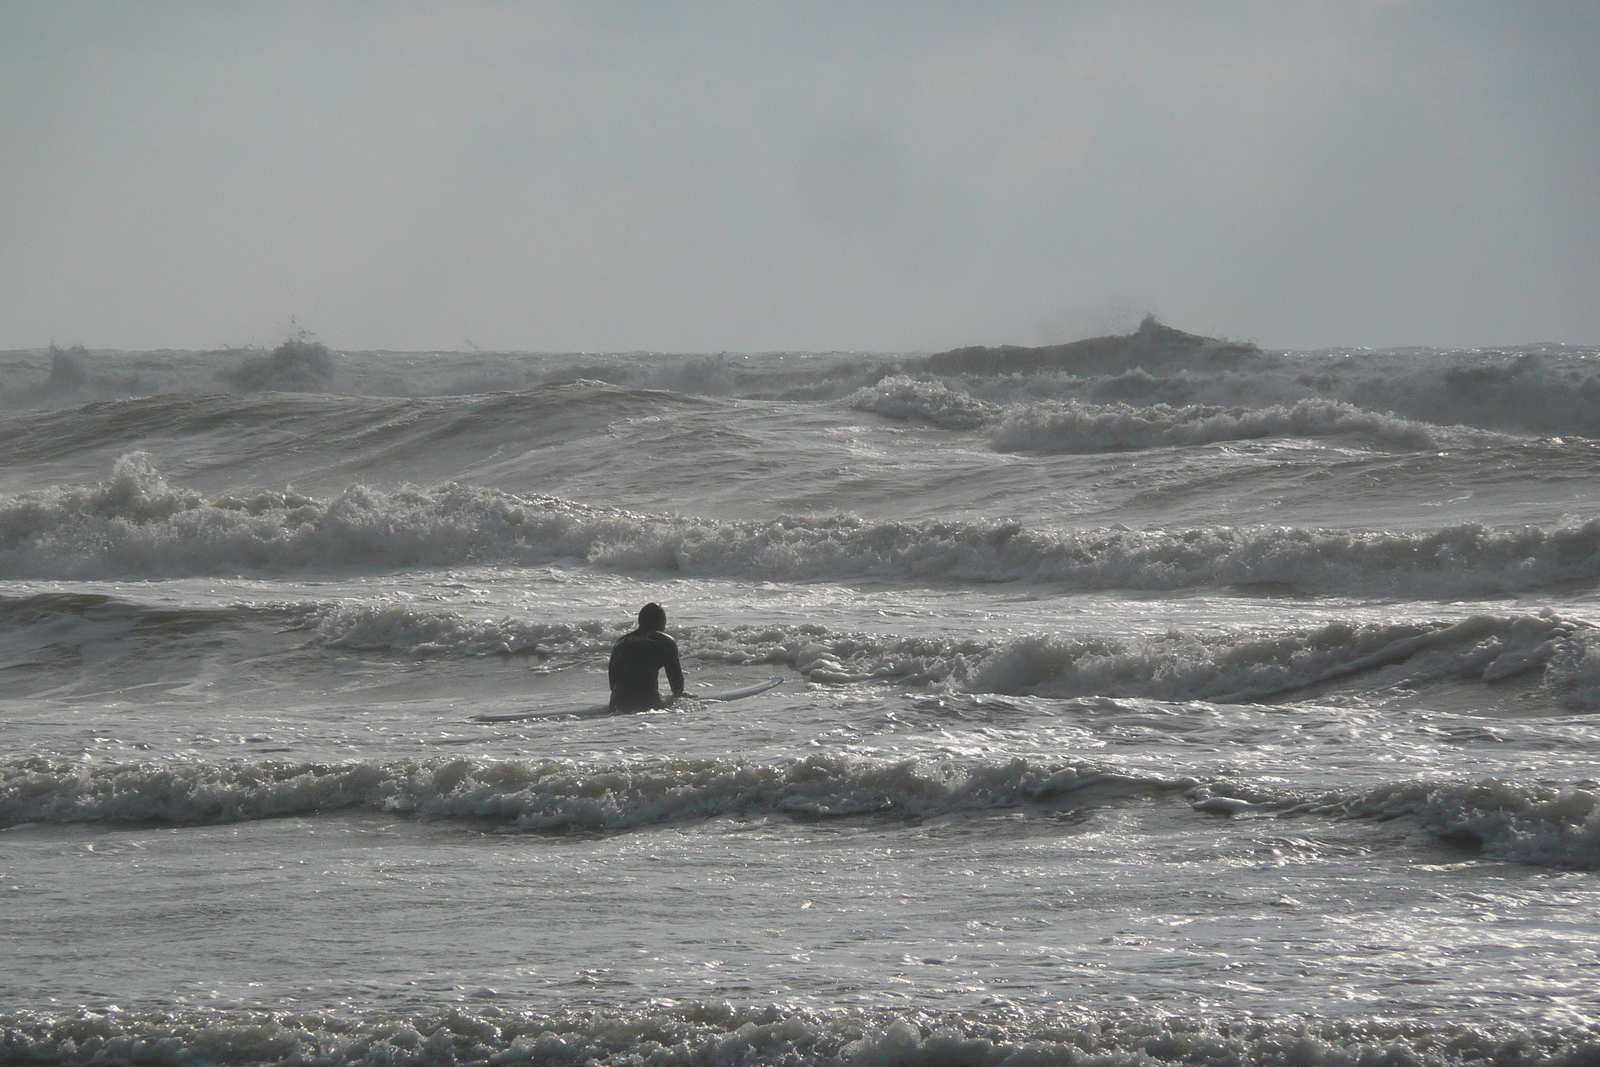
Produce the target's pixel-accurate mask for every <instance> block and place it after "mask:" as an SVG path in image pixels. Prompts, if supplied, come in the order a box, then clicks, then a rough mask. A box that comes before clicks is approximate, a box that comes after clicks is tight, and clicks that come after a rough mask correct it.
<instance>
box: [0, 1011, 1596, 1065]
mask: <svg viewBox="0 0 1600 1067" xmlns="http://www.w3.org/2000/svg"><path fill="white" fill-rule="evenodd" d="M1313 1010H1314V1009H1313ZM1592 1050H1593V1034H1592V1033H1591V1032H1590V1031H1588V1030H1587V1029H1582V1028H1576V1029H1573V1030H1571V1031H1567V1032H1563V1031H1545V1030H1539V1029H1529V1028H1526V1027H1521V1026H1519V1027H1516V1028H1512V1029H1509V1030H1506V1029H1501V1028H1496V1027H1473V1026H1468V1025H1464V1024H1461V1023H1455V1022H1451V1021H1448V1020H1442V1019H1433V1020H1429V1021H1428V1022H1420V1021H1419V1022H1403V1021H1397V1020H1395V1019H1392V1018H1383V1019H1375V1020H1371V1021H1362V1020H1349V1019H1321V1018H1316V1017H1308V1018H1298V1017H1295V1016H1292V1015H1289V1016H1283V1017H1280V1018H1277V1019H1274V1020H1270V1021H1268V1020H1262V1019H1258V1018H1254V1017H1249V1016H1246V1017H1243V1018H1238V1019H1234V1018H1230V1017H1228V1016H1227V1015H1225V1014H1222V1013H1220V1012H1218V1011H1216V1010H1209V1011H1207V1012H1206V1013H1205V1014H1204V1015H1197V1016H1184V1015H1179V1014H1174V1013H1172V1012H1169V1011H1168V1012H1152V1011H1139V1010H1132V1009H1123V1010H1119V1011H1091V1010H1083V1011H1077V1012H1073V1013H1070V1014H1068V1013H1059V1012H1049V1013H1034V1012H1029V1013H1024V1012H1020V1011H1018V1010H1017V1009H1015V1008H1012V1007H1009V1006H1004V1005H1002V1006H997V1007H994V1008H989V1009H972V1010H967V1011H962V1012H954V1011H939V1010H937V1009H934V1008H930V1007H921V1008H918V1009H917V1010H916V1011H914V1012H906V1013H894V1012H889V1011H882V1010H878V1011H863V1010H859V1009H857V1010H834V1011H829V1012H816V1011H800V1010H796V1009H793V1008H785V1007H777V1006H769V1007H762V1006H751V1007H738V1006H735V1005H733V1004H729V1003H726V1002H703V1003H688V1004H683V1005H679V1006H675V1007H665V1006H655V1005H652V1006H649V1007H644V1008H638V1009H631V1010H629V1009H618V1008H609V1009H600V1008H589V1009H588V1010H583V1011H570V1012H554V1013H550V1012H531V1011H508V1010H505V1009H503V1008H500V1007H497V1006H495V1007H487V1008H476V1009H475V1008H469V1007H466V1006H460V1005H456V1006H451V1007H449V1008H443V1009H431V1010H427V1011H420V1012H415V1013H406V1012H402V1011H396V1010H389V1011H384V1012H381V1013H373V1014H371V1015H354V1016H348V1015H346V1016H341V1015H338V1014H333V1013H327V1012H311V1011H296V1012H292V1013H286V1012H258V1011H216V1010H213V1011H203V1010H193V1009H190V1010H184V1011H122V1010H120V1009H113V1010H109V1011H93V1010H83V1009H80V1010H78V1011H76V1012H70V1013H66V1012H58V1013H51V1012H26V1011H24V1012H10V1013H5V1014H0V1058H3V1059H4V1060H5V1061H6V1062H8V1063H40V1064H43V1063H49V1064H61V1065H63V1067H77V1065H89V1064H119V1063H150V1064H174V1065H176V1064H190V1063H249V1064H262V1065H282V1067H290V1065H294V1064H311V1063H316V1064H325V1065H327V1067H354V1065H357V1064H364V1065H376V1064H383V1065H387V1067H424V1065H430V1067H431V1065H440V1064H473V1063H477V1064H490V1065H493V1067H530V1065H534V1064H540V1065H550V1064H557V1065H580V1064H593V1065H595V1067H641V1065H643V1067H740V1065H745V1067H755V1065H759V1064H783V1065H788V1067H1154V1065H1160V1064H1201V1063H1204V1064H1213V1065H1218V1067H1228V1065H1242V1064H1249V1065H1251V1067H1356V1065H1363V1064H1380V1063H1381V1064H1407V1065H1413V1064H1414V1065H1418V1067H1452V1065H1464V1064H1483V1063H1494V1064H1508V1065H1509V1064H1516V1065H1521V1067H1534V1065H1536V1064H1544V1065H1555V1064H1570V1065H1577V1064H1580V1063H1588V1062H1590V1061H1591V1060H1592V1057H1591V1056H1590V1055H1589V1053H1591V1052H1592Z"/></svg>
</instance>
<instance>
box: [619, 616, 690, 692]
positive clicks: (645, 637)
mask: <svg viewBox="0 0 1600 1067" xmlns="http://www.w3.org/2000/svg"><path fill="white" fill-rule="evenodd" d="M663 667H665V668H666V669H667V683H668V684H669V685H671V686H672V695H673V696H675V697H679V696H682V695H683V667H682V666H681V665H680V664H679V663H678V643H677V642H676V641H674V640H673V639H672V638H670V637H668V636H667V635H666V634H664V633H662V632H661V631H660V630H633V631H631V632H629V633H626V634H623V635H622V638H621V639H620V640H619V641H617V643H616V644H615V645H613V646H612V647H611V671H610V673H611V709H612V710H613V711H644V710H645V709H646V708H664V707H666V706H667V702H666V701H665V700H663V699H661V693H660V691H659V690H657V689H656V674H657V673H658V672H659V671H660V670H661V668H663Z"/></svg>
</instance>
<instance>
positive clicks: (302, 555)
mask: <svg viewBox="0 0 1600 1067" xmlns="http://www.w3.org/2000/svg"><path fill="white" fill-rule="evenodd" d="M559 560H571V561H575V562H579V563H583V564H587V565H590V566H594V567H600V568H604V569H608V570H616V571H624V572H637V571H670V572H677V573H680V574H687V575H698V576H707V577H716V576H721V577H744V578H751V579H758V580H801V581H806V580H821V581H826V580H839V581H850V580H857V579H863V578H879V579H889V580H905V581H938V582H945V581H966V582H1010V581H1034V582H1043V583H1054V584H1057V585H1059V586H1064V587H1067V588H1075V589H1117V588H1129V589H1152V590H1155V589H1183V588H1192V587H1197V586H1209V585H1245V586H1248V585H1259V584H1265V583H1273V584H1278V585H1283V586H1287V587H1290V588H1295V589H1301V590H1305V591H1310V592H1329V593H1352V594H1357V593H1359V594H1405V595H1411V596H1436V597H1461V596H1472V595H1486V594H1494V593H1503V592H1510V591H1517V590H1529V589H1539V588H1543V587H1547V586H1550V585H1554V584H1559V583H1571V582H1584V581H1593V580H1594V579H1595V578H1597V577H1600V519H1596V520H1590V521H1588V522H1586V523H1583V524H1581V525H1575V526H1566V527H1561V528H1558V529H1555V530H1545V529H1542V528H1538V527H1523V528H1521V529H1514V530H1505V531H1497V530H1491V529H1489V528H1487V527H1485V526H1482V525H1479V524H1476V523H1472V524H1463V525H1458V526H1450V527H1446V528H1443V529H1440V530H1436V531H1433V532H1430V533H1385V532H1360V531H1350V530H1316V529H1297V528H1284V527H1257V528H1228V527H1221V528H1214V529H1196V530H1186V531H1181V532H1166V531H1130V530H1096V531H1069V532H1059V533H1057V532H1047V531H1041V530H1033V529H1028V528H1026V527H1023V526H1022V525H1021V524H1019V523H1014V522H998V521H991V522H943V521H937V520H922V521H916V522H871V521H867V520H862V519H858V518H854V517H851V516H823V517H793V516H785V517H782V518H779V519H776V520H773V521H770V522H728V521H716V520H704V519H693V518H680V517H676V516H660V515H658V516H651V515H639V514H634V513H631V512H627V511H622V510H620V509H615V508H603V507H593V506H586V505H581V504H576V503H572V502H570V501H564V500H560V499H557V498H553V497H533V496H519V495H516V494H512V493H506V492H502V491H498V490H492V489H479V488H471V487H467V486H462V485H457V484H447V485H443V486H439V487H437V488H434V489H419V488H405V489H400V490H395V491H380V490H375V489H369V488H366V487H363V486H353V487H351V488H349V489H347V490H345V492H343V493H342V494H340V495H339V496H337V497H334V498H332V499H327V500H323V499H317V498H313V497H310V496H306V495H302V494H298V493H294V492H292V491H284V492H269V493H256V494H252V495H249V496H245V497H235V496H223V497H219V498H217V499H214V500H209V501H208V500H206V499H205V498H204V497H203V496H201V495H200V494H199V493H195V492H192V491H189V490H185V489H181V488H177V487H174V486H172V485H170V484H169V483H168V482H167V481H166V480H165V479H164V478H163V477H162V476H161V474H160V473H159V472H158V471H157V470H156V469H155V468H154V466H153V465H152V464H151V462H150V460H149V458H148V457H146V456H144V455H142V454H139V453H135V454H132V455H129V456H125V457H123V458H122V459H121V460H119V461H118V462H117V464H116V467H115V469H114V471H113V475H112V477H111V479H110V480H109V481H107V482H104V483H101V484H100V485H97V486H93V487H71V488H54V489H48V490H42V491H37V492H29V493H21V494H17V495H15V496H11V497H8V498H4V499H3V500H0V578H54V579H90V578H125V577H155V576H186V575H206V574H218V573H233V572H237V571H241V570H249V571H257V572H282V571H285V570H292V569H296V568H301V569H308V570H323V569H357V570H388V569H395V568H406V567H441V566H459V565H463V564H471V563H507V564H513V565H516V564H521V565H538V564H547V563H550V562H554V561H559Z"/></svg>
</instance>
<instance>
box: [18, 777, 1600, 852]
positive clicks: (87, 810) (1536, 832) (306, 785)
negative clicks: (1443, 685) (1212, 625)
mask: <svg viewBox="0 0 1600 1067" xmlns="http://www.w3.org/2000/svg"><path fill="white" fill-rule="evenodd" d="M1159 797H1182V798H1183V799H1184V800H1186V801H1187V802H1188V803H1189V804H1190V805H1191V807H1193V808H1194V810H1195V811H1196V813H1197V814H1220V815H1225V816H1239V815H1244V814H1248V813H1260V814H1272V815H1276V816H1280V817H1304V816H1308V815H1318V816H1324V817H1332V818H1341V819H1376V820H1384V821H1387V820H1392V819H1397V818H1410V819H1413V820H1415V821H1416V822H1417V823H1418V824H1419V825H1420V827H1421V828H1422V829H1424V830H1426V831H1428V832H1429V833H1430V834H1432V835H1433V836H1434V837H1436V838H1438V839H1440V840H1442V841H1446V842H1449V843H1451V844H1455V845H1464V846H1469V847H1472V848H1474V849H1477V850H1480V851H1481V852H1482V854H1483V855H1484V856H1486V857H1488V858H1492V859H1498V860H1505V861H1509V862H1516V863H1525V864H1532V865H1539V866H1557V867H1570V868H1577V869H1583V870H1593V869H1595V868H1597V867H1600V786H1597V785H1596V783H1594V782H1592V781H1586V782H1580V783H1576V784H1569V785H1564V786H1563V785H1550V784H1539V783H1524V782H1510V781H1504V780H1498V779H1486V780H1483V781H1477V782H1473V781H1461V780H1405V781H1394V782H1386V783H1382V784H1379V785H1377V786H1373V787H1368V788H1362V789H1357V790H1353V791H1349V792H1306V791H1303V790H1295V789H1292V788H1284V787H1282V786H1275V785H1265V786H1256V785H1250V784H1240V783H1237V782H1234V781H1214V782H1201V781H1197V780H1196V779H1194V778H1190V777H1185V776H1182V775H1179V774H1176V773H1173V774H1170V775H1165V776H1159V775H1150V774H1129V773H1126V772H1123V771H1121V770H1119V769H1117V768H1116V767H1114V766H1110V765H1106V764H1096V763H1089V762H1083V761H1070V760H1063V761H1049V762H1043V761H1038V760H1032V761H1030V760H1027V759H1023V758H1014V759H1010V760H1004V761H999V760H987V761H985V760H977V761H970V762H955V761H932V760H917V759H907V760H900V761H888V760H881V759H866V758H853V757H846V756H831V755H813V756H810V757H807V758H805V759H801V760H794V761H791V762H784V763H759V762H754V761H749V760H739V759H699V760H686V759H655V760H640V761H632V762H621V763H615V764H609V765H605V764H586V763H579V762H575V761H570V760H502V761H485V760H471V759H453V760H446V759H436V760H420V761H409V760H403V761H396V762H391V763H378V762H372V761H353V762H348V763H335V764H328V763H288V762H281V763H260V764H248V765H242V764H233V763H229V764H202V763H136V764H108V765H98V766H90V765H85V764H83V763H81V762H75V761H66V760H51V759H45V758H42V757H34V758H29V759H24V760H16V761H9V762H6V763H3V764H0V826H16V825H20V824H25V823H90V822H113V823H136V824H156V825H168V826H191V825H208V824H216V823H235V822H249V821H253V820H258V819H271V818H280V817H284V816H294V815H298V816H305V815H320V814H326V813H333V812H342V811H366V812H377V813H383V814H388V815H402V816H410V817H415V818H423V819H433V820H469V821H473V822H479V823H483V822H487V823H490V824H493V825H497V826H500V827H504V828H507V829H516V830H522V831H532V832H540V833H547V834H557V835H563V834H590V833H597V832H600V833H616V832H623V831H631V830H640V829H645V828H649V827H654V826H662V825H671V824H678V823H685V822H701V821H705V820H710V819H717V818H728V817H732V818H741V819H751V818H774V817H781V818H801V819H817V818H839V817H849V816H888V817H893V818H901V819H913V820H919V819H927V818H935V817H940V816H948V815H953V814H961V813H972V812H981V811H993V810H1009V809H1018V808H1030V807H1033V808H1037V807H1043V808H1045V809H1048V810H1059V809H1062V808H1074V809H1081V808H1092V807H1099V806H1105V805H1109V804H1118V803H1124V802H1126V801H1127V800H1129V799H1130V798H1145V799H1155V798H1159Z"/></svg>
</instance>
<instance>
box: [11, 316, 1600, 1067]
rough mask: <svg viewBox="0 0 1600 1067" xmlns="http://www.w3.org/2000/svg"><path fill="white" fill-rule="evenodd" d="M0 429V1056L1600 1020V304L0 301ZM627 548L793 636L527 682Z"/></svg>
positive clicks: (1536, 1048)
mask: <svg viewBox="0 0 1600 1067" xmlns="http://www.w3.org/2000/svg"><path fill="white" fill-rule="evenodd" d="M274 390H276V391H274ZM285 390H287V391H285ZM305 390H320V391H319V392H310V391H305ZM0 451H3V454H4V456H5V462H4V464H3V465H0V493H3V494H4V496H0V677H3V679H4V682H5V688H4V697H3V705H0V706H3V708H4V712H3V715H0V909H3V912H0V915H3V919H4V922H3V924H0V1060H4V1061H6V1062H38V1063H100V1062H107V1063H109V1062H150V1063H203V1062H226V1063H331V1064H346V1063H453V1062H456V1063H468V1062H490V1063H494V1064H517V1063H541V1064H544V1063H550V1064H573V1065H579V1064H583V1063H585V1062H588V1061H590V1060H593V1061H596V1062H600V1063H607V1064H612V1063H615V1064H629V1065H637V1067H642V1065H669V1064H683V1065H688V1064H707V1065H717V1067H733V1065H736V1064H741V1063H774V1064H776V1063H788V1064H810V1063H834V1062H840V1063H851V1064H859V1065H863V1067H869V1065H870V1067H879V1065H882V1067H889V1065H894V1064H927V1065H930V1067H933V1065H944V1067H954V1065H961V1064H971V1065H980V1064H981V1065H985V1067H998V1065H999V1064H1001V1063H1007V1064H1011V1065H1013V1067H1031V1065H1046V1064H1058V1063H1060V1064H1067V1063H1073V1064H1077V1063H1097V1064H1123V1063H1127V1064H1134V1063H1141V1062H1142V1063H1150V1062H1157V1063H1164V1062H1175V1063H1176V1062H1181V1063H1251V1064H1257V1063H1259V1064H1321V1063H1378V1062H1385V1063H1472V1062H1493V1063H1496V1064H1534V1063H1546V1064H1557V1063H1562V1064H1578V1063H1591V1062H1596V1061H1597V1060H1600V993H1597V992H1596V990H1597V989H1600V920H1597V919H1596V912H1597V905H1600V885H1597V882H1596V877H1597V875H1596V871H1597V870H1600V782H1597V779H1600V719H1597V718H1596V713H1597V712H1600V629H1597V628H1596V626H1595V623H1596V621H1600V510H1597V504H1600V354H1597V353H1596V352H1595V351H1592V350H1583V349H1572V348H1565V347H1559V346H1533V347H1530V348H1527V349H1521V350H1517V351H1511V352H1477V351H1473V352H1445V351H1403V352H1364V351H1362V352H1322V353H1259V352H1254V351H1250V350H1242V351H1235V352H1233V353H1232V354H1231V355H1229V358H1226V359H1222V358H1219V357H1218V356H1217V352H1216V351H1215V350H1214V349H1213V350H1207V351H1203V352H1195V353H1189V354H1188V355H1185V356H1181V357H1171V358H1165V359H1145V360H1143V361H1133V360H1123V361H1121V362H1117V361H1114V360H1113V361H1110V362H1108V363H1107V364H1106V365H1105V366H1104V367H1102V368H1100V372H1098V373H1097V372H1096V370H1095V368H1093V367H1085V366H1082V365H1073V366H1070V367H1068V366H1058V367H1054V368H1052V367H1050V366H1019V365H1017V364H1016V363H1015V361H1014V360H1013V362H1012V363H1011V364H1009V365H1007V364H1005V363H1004V362H1003V361H998V362H997V360H996V359H995V358H994V357H993V356H992V354H991V355H990V356H988V357H984V356H982V354H976V353H969V354H965V355H961V354H958V355H956V356H952V357H941V358H939V359H934V360H928V359H925V358H922V357H918V356H895V355H861V354H766V355H733V356H729V355H724V356H715V357H711V356H707V357H682V356H665V355H655V354H628V355H515V354H512V355H500V354H433V355H418V354H404V355H401V354H389V353H347V354H340V355H338V356H335V357H329V358H327V359H322V357H321V356H320V355H319V354H317V353H315V352H312V351H311V350H310V349H309V348H304V349H302V350H298V353H297V351H296V350H289V351H287V353H286V354H285V353H280V354H279V356H278V357H276V358H274V357H271V356H267V355H263V354H251V353H238V352H220V353H183V352H155V353H148V352H147V353H81V352H14V353H6V354H3V356H0ZM647 600H658V601H660V602H661V603H663V604H664V605H665V606H666V607H667V610H668V612H669V616H670V629H671V631H672V632H673V633H674V634H675V635H676V637H677V639H678V641H679V644H680V646H681V647H682V649H683V651H684V654H685V666H686V669H687V671H688V674H689V678H690V684H691V690H694V689H699V690H700V691H702V692H712V691H717V690H722V689H727V688H732V687H734V686H738V685H743V684H746V683H749V682H753V681H757V680H760V679H762V678H765V677H773V676H781V677H783V678H784V680H785V683H784V684H783V685H782V686H780V687H779V688H778V689H776V690H774V691H772V692H769V693H766V694H763V695H761V696H758V697H754V698H751V699H749V700H746V701H742V702H739V703H735V704H728V705H715V704H702V703H698V702H689V703H687V704H686V705H685V706H683V707H681V708H678V709H674V710H671V711H667V712H661V713H652V714H645V715H636V716H625V717H615V718H609V717H578V716H573V715H570V714H564V712H567V711H571V710H574V709H581V708H584V707H587V706H588V705H591V704H593V703H594V702H596V700H598V699H601V698H603V695H604V693H603V689H604V667H605V659H606V654H607V651H608V649H609V647H610V643H611V642H612V641H613V640H614V639H615V638H616V636H617V635H619V634H620V633H621V632H622V631H623V630H624V629H625V628H626V627H627V625H628V624H629V623H630V621H631V618H632V615H633V613H634V612H635V611H636V610H637V608H638V607H639V605H640V604H642V603H644V602H645V601H647ZM521 710H544V711H549V712H551V713H552V714H550V715H548V716H547V717H544V718H536V719H529V720H527V721H522V722H514V723H501V724H485V723H478V722H473V721H472V717H473V716H474V715H482V714H493V713H507V712H514V711H521Z"/></svg>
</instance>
